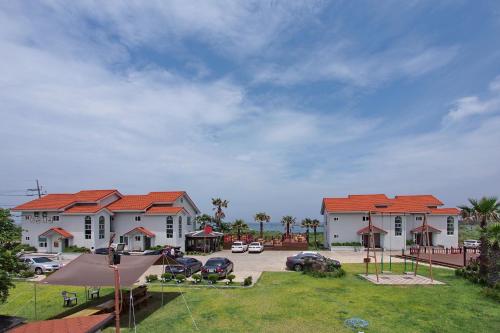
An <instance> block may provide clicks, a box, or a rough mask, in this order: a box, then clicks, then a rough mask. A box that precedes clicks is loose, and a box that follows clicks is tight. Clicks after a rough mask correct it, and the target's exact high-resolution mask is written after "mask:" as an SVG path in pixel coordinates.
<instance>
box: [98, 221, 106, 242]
mask: <svg viewBox="0 0 500 333" xmlns="http://www.w3.org/2000/svg"><path fill="white" fill-rule="evenodd" d="M104 226H105V221H104V216H100V217H99V239H104V230H105V229H104Z"/></svg>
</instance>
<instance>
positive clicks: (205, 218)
mask: <svg viewBox="0 0 500 333" xmlns="http://www.w3.org/2000/svg"><path fill="white" fill-rule="evenodd" d="M195 221H196V225H197V226H198V228H199V230H201V229H203V228H205V226H207V225H211V224H212V222H213V218H212V216H210V215H208V214H202V215H199V216H196V219H195Z"/></svg>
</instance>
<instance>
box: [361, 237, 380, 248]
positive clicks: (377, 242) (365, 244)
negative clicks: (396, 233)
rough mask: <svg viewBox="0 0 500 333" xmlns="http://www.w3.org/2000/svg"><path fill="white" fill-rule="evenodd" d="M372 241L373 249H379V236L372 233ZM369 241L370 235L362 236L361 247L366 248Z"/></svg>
mask: <svg viewBox="0 0 500 333" xmlns="http://www.w3.org/2000/svg"><path fill="white" fill-rule="evenodd" d="M373 239H374V241H375V247H377V248H379V247H380V234H379V233H374V234H373ZM369 240H370V235H369V234H364V235H363V246H364V247H368V244H369Z"/></svg>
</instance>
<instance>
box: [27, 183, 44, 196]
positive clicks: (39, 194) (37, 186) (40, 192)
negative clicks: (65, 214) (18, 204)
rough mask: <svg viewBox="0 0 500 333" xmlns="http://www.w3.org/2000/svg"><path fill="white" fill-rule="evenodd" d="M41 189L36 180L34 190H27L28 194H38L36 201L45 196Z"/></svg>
mask: <svg viewBox="0 0 500 333" xmlns="http://www.w3.org/2000/svg"><path fill="white" fill-rule="evenodd" d="M42 189H43V186H41V185H40V183H39V182H38V179H37V180H36V188H29V189H27V191H28V192H36V194H38V199H40V198H41V197H42V195H43V194H46V193H44V192H43V191H42Z"/></svg>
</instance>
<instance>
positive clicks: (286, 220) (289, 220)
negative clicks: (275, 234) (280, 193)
mask: <svg viewBox="0 0 500 333" xmlns="http://www.w3.org/2000/svg"><path fill="white" fill-rule="evenodd" d="M295 221H296V219H295V217H293V216H290V215H286V216H283V217H282V218H281V224H283V225H284V226H286V238H289V237H290V226H292V225H294V224H295Z"/></svg>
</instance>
